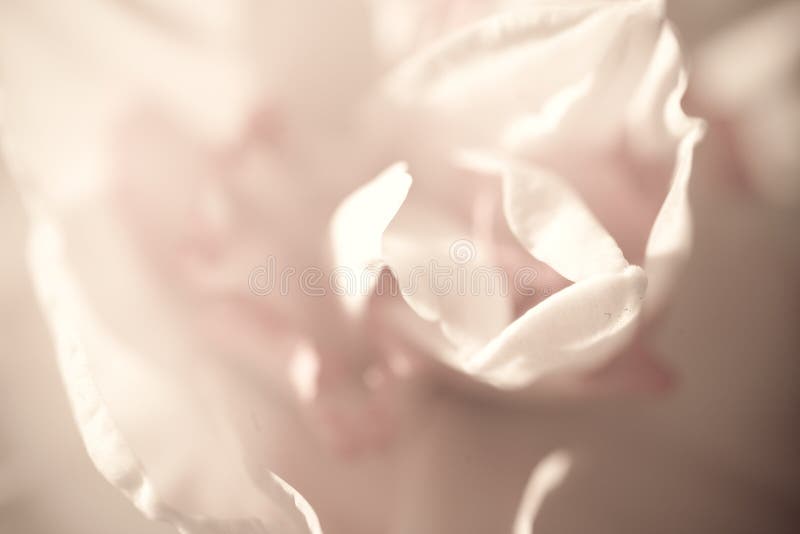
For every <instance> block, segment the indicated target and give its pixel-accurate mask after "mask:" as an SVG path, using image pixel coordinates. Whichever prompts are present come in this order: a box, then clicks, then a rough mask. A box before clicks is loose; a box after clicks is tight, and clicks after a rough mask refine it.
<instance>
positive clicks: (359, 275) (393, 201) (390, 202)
mask: <svg viewBox="0 0 800 534" xmlns="http://www.w3.org/2000/svg"><path fill="white" fill-rule="evenodd" d="M411 182H412V178H411V175H410V174H409V173H408V165H407V164H405V163H396V164H394V165H392V166H391V167H389V168H388V169H386V170H385V171H383V172H382V173H381V174H379V175H378V176H377V177H376V178H375V179H374V180H372V181H371V182H369V183H367V184H365V185H364V186H362V187H361V188H359V189H357V190H356V191H354V192H353V193H351V194H350V195H349V196H348V197H347V198H346V199H345V200H344V201H343V202H342V203H341V204H340V205H339V207H338V208H337V209H336V212H335V213H334V215H333V218H332V219H331V226H330V231H331V246H332V248H333V255H334V262H335V264H336V266H337V267H338V268H341V269H344V272H343V273H342V274H343V277H342V278H343V279H342V280H340V281H339V283H340V284H344V285H346V286H350V287H346V288H345V289H346V290H347V291H345V292H344V295H343V298H344V304H345V306H346V308H347V309H349V310H350V311H352V312H355V313H358V312H360V311H362V310H363V305H364V303H365V302H366V298H367V297H368V296H369V293H370V291H371V290H372V288H373V287H374V285H375V284H376V283H377V281H378V277H377V270H375V269H376V268H379V267H380V266H381V265H382V263H383V256H382V240H383V233H384V232H385V231H386V228H387V227H388V226H389V223H390V222H391V221H392V219H393V218H394V216H395V215H396V214H397V211H398V210H399V209H400V207H401V206H402V205H403V202H405V200H406V196H407V195H408V190H409V188H410V187H411ZM370 268H373V272H370V271H369V270H370ZM353 284H355V287H353Z"/></svg>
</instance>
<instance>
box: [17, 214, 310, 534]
mask: <svg viewBox="0 0 800 534" xmlns="http://www.w3.org/2000/svg"><path fill="white" fill-rule="evenodd" d="M63 247H64V244H63V240H62V239H61V235H60V234H59V232H58V231H57V230H56V228H55V227H54V226H53V225H52V224H50V223H48V222H44V221H43V220H38V221H35V225H34V228H33V232H32V239H31V242H30V251H29V252H30V264H31V270H32V273H33V278H34V285H35V289H36V291H37V293H38V294H39V298H40V299H41V301H42V303H43V307H44V310H45V314H46V319H47V320H48V322H49V323H50V327H51V329H52V331H53V333H54V337H55V341H56V348H57V355H58V360H59V366H60V368H61V372H62V377H63V380H64V383H65V386H66V390H67V394H68V397H69V400H70V403H71V405H72V409H73V412H74V414H75V418H76V421H77V424H78V428H79V431H80V433H81V436H82V438H83V441H84V444H85V446H86V449H87V452H88V454H89V456H90V457H91V459H92V461H93V463H94V464H95V466H96V468H97V469H98V471H100V473H101V474H102V475H103V476H104V477H105V478H106V479H108V481H109V482H111V483H112V484H113V485H115V486H116V487H117V488H119V489H120V490H121V491H122V492H123V493H124V494H125V495H126V496H127V497H128V498H129V499H130V500H131V501H132V502H133V504H134V505H135V506H136V507H137V508H139V510H141V511H142V512H143V513H144V514H145V515H146V516H147V517H149V518H151V519H157V520H163V521H167V522H169V523H171V524H172V525H174V526H175V527H177V529H178V530H179V531H180V532H182V533H186V534H251V533H254V532H257V533H263V534H266V533H268V532H273V531H277V532H286V533H288V534H321V533H322V530H321V528H320V525H319V521H318V519H317V517H316V515H315V514H314V512H313V510H312V509H311V507H310V505H309V504H308V503H307V502H306V501H305V499H303V497H302V496H301V495H300V494H299V493H298V492H297V491H296V490H295V489H294V488H292V487H291V486H289V485H288V484H287V483H286V482H285V481H283V480H282V479H280V478H279V477H277V476H276V475H274V474H273V473H269V474H268V477H267V482H266V483H265V482H264V481H260V484H258V485H256V484H255V483H254V481H253V480H252V479H250V478H249V475H247V474H245V473H246V471H245V470H241V471H240V469H242V466H240V465H237V459H236V458H235V457H230V456H225V457H220V456H215V457H214V458H213V460H214V461H216V462H220V463H221V464H222V465H219V466H211V465H207V464H201V465H200V467H202V468H203V469H202V470H201V471H200V472H197V471H194V470H193V471H190V472H182V473H180V474H178V475H177V476H178V478H179V479H180V480H184V479H185V478H186V477H191V476H199V477H201V479H202V478H203V477H208V478H205V479H204V480H203V483H205V484H206V485H207V487H203V488H197V487H193V486H188V487H183V488H178V491H179V493H180V492H189V493H191V492H198V491H199V492H200V493H203V492H211V493H213V492H215V491H222V492H227V491H228V490H227V489H226V487H227V486H222V487H215V484H216V483H219V482H224V483H227V484H233V486H231V487H235V492H236V497H235V499H236V500H235V502H236V503H238V505H237V506H236V507H235V510H232V511H231V512H228V513H221V514H220V515H219V516H217V517H215V515H214V514H213V513H209V512H208V510H219V506H220V505H221V504H222V503H223V502H224V501H225V500H222V501H220V500H216V501H215V502H214V504H213V505H211V506H210V507H209V508H208V509H207V510H206V509H204V510H203V511H202V512H187V511H185V510H184V509H183V507H182V506H180V505H175V504H174V503H173V502H171V501H170V500H169V499H165V498H164V496H163V495H162V491H161V490H162V489H163V488H161V487H160V484H161V483H163V482H164V480H165V479H164V477H160V478H158V477H153V476H152V473H149V470H148V466H147V463H146V462H145V463H143V462H142V461H141V458H140V456H139V454H138V453H137V451H136V450H135V448H133V447H132V446H131V442H130V440H129V439H127V438H128V436H126V435H124V432H123V431H122V430H121V429H120V427H119V422H120V420H124V419H127V418H128V417H131V416H132V417H134V418H137V421H138V423H139V424H142V423H143V422H144V421H142V420H141V419H140V418H141V417H142V415H143V414H140V413H139V414H136V415H131V414H130V413H127V412H125V413H123V412H119V411H117V412H114V411H113V410H112V409H111V408H110V407H109V404H108V401H107V399H106V398H105V395H107V394H108V393H109V390H108V389H104V388H103V387H102V383H101V380H103V378H100V377H99V376H98V375H100V374H102V375H105V376H104V378H105V379H111V380H112V381H113V380H114V377H113V376H110V375H109V373H111V375H113V374H114V373H115V372H116V373H117V374H118V373H119V372H120V371H119V370H116V371H115V370H114V369H115V367H116V366H117V365H121V366H122V368H123V369H124V372H125V373H127V372H128V371H130V370H134V371H140V370H141V367H137V368H135V369H131V368H129V367H128V364H129V363H130V362H129V361H126V356H128V354H127V353H129V352H130V351H131V349H130V348H129V347H124V346H122V345H120V344H119V342H118V340H115V339H114V338H113V336H112V335H111V334H110V333H109V332H107V331H106V330H104V328H103V325H102V321H100V320H99V319H98V318H97V317H95V316H94V315H93V312H92V310H91V307H90V305H89V304H88V302H86V300H85V298H84V296H83V294H82V292H81V291H80V289H79V287H78V286H77V285H76V281H75V279H74V276H73V274H72V273H71V272H70V270H69V267H68V265H69V262H68V261H67V259H66V257H65V253H64V250H63ZM97 350H101V351H102V350H107V351H108V352H106V353H104V354H102V355H98V354H92V352H93V351H97ZM98 357H99V359H98ZM107 360H112V361H113V363H111V364H110V365H109V364H108V363H106V364H105V365H99V367H101V368H103V369H102V370H101V372H99V373H98V371H97V367H98V363H100V362H103V361H107ZM117 378H121V379H123V380H127V379H134V380H135V379H136V378H137V377H135V376H131V375H126V377H117ZM149 378H150V379H152V380H148V381H147V387H148V389H147V390H146V391H147V394H148V395H155V394H157V393H156V391H158V388H159V384H158V377H157V376H151V377H149ZM116 385H119V383H117V384H116ZM175 385H178V384H175ZM173 393H174V394H175V395H179V393H178V392H177V391H175V392H173ZM112 395H113V394H112ZM141 395H142V392H141V391H140V392H139V396H140V397H141ZM170 398H171V397H170ZM139 400H140V403H141V404H145V405H146V404H148V403H149V400H148V399H145V398H140V399H139ZM218 400H219V399H218ZM127 401H128V405H127V407H126V410H132V411H133V412H136V409H135V408H134V406H132V405H131V404H130V402H131V398H130V397H127ZM134 404H135V403H134ZM194 407H195V408H197V406H196V405H195V406H194ZM162 408H165V409H169V407H167V406H163V407H162ZM209 416H210V414H208V413H206V414H204V417H209ZM156 418H157V417H156V414H151V417H150V420H148V424H152V423H153V420H155V419H156ZM172 423H173V426H174V427H176V428H173V429H169V430H171V431H180V430H178V429H180V428H181V427H182V424H181V423H182V422H181V421H172ZM154 430H155V429H154V428H147V429H146V432H147V434H148V436H149V437H148V439H149V440H150V441H153V440H157V443H156V444H155V446H156V449H157V450H160V451H162V452H163V450H164V448H165V447H166V445H167V444H168V443H169V441H166V442H165V441H164V440H169V439H170V437H169V436H167V435H163V434H160V433H159V432H154ZM218 430H219V429H218V428H214V429H212V432H214V431H218ZM214 434H215V437H216V438H217V439H219V440H221V441H224V440H225V439H226V437H225V436H224V435H220V434H219V433H218V432H214ZM206 437H207V436H206ZM183 438H184V439H190V440H192V442H193V443H194V445H195V446H196V447H197V448H202V447H203V446H204V444H202V443H200V442H198V441H196V440H197V438H198V436H194V435H192V436H183ZM218 452H219V451H218ZM227 452H230V451H229V450H228V451H227ZM185 454H186V455H189V456H192V457H194V454H195V451H194V450H186V451H185ZM155 463H158V462H155ZM225 466H227V467H225ZM151 467H152V466H151ZM159 467H160V468H161V469H167V470H174V469H180V467H181V466H175V465H166V466H165V465H161V466H157V467H156V468H159ZM184 467H185V466H184ZM194 467H195V468H196V467H198V466H194ZM220 467H222V468H223V470H224V471H225V475H224V477H223V479H222V480H220V479H215V478H214V477H215V473H216V474H219V468H220ZM167 478H169V476H168V477H167ZM184 481H185V480H184ZM173 490H174V488H173ZM167 493H169V492H167ZM172 496H173V497H176V495H175V494H174V493H172ZM178 499H179V500H180V497H178Z"/></svg>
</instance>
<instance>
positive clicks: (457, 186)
mask: <svg viewBox="0 0 800 534" xmlns="http://www.w3.org/2000/svg"><path fill="white" fill-rule="evenodd" d="M209 6H211V7H208V8H206V9H208V11H204V10H195V9H194V8H192V9H188V8H184V7H172V8H162V7H156V6H153V5H151V4H150V3H146V2H145V3H141V4H136V5H135V7H134V5H124V4H113V5H106V4H97V5H90V4H87V5H86V6H84V7H70V8H69V10H70V11H67V12H64V11H62V10H65V9H67V8H65V7H61V6H56V5H52V6H51V5H50V4H49V3H48V2H31V3H30V4H26V6H25V7H24V8H23V7H21V6H17V7H16V8H7V9H6V10H7V11H8V16H7V17H4V21H3V22H2V25H3V27H2V33H3V39H4V42H3V43H2V44H3V46H2V50H3V52H2V53H0V59H1V60H2V69H3V70H2V76H3V77H2V84H3V86H2V87H3V91H4V102H5V104H4V109H3V111H4V123H5V125H6V127H7V130H8V136H7V138H6V139H4V142H5V149H6V150H7V152H8V154H9V160H10V162H11V163H12V165H14V166H15V168H16V174H17V176H18V177H19V178H20V182H21V183H22V186H23V188H24V189H25V190H26V192H27V198H28V201H29V204H30V211H31V214H32V220H33V230H32V246H31V251H32V261H31V265H32V269H33V272H34V279H35V282H36V286H37V290H38V291H39V293H40V296H41V299H42V302H43V305H44V308H45V310H46V312H47V316H48V319H49V321H50V324H51V327H52V329H53V331H54V333H55V336H56V343H57V345H58V351H59V360H60V365H61V368H62V373H63V376H64V379H65V384H66V387H67V390H68V393H69V395H70V398H71V402H72V405H73V410H74V412H75V415H76V419H77V421H78V424H79V426H80V428H81V432H82V435H83V438H84V441H85V443H86V446H87V449H88V451H89V454H90V455H91V457H92V459H93V460H94V462H95V464H96V465H97V467H98V469H99V470H100V471H101V472H102V473H103V475H104V476H105V477H106V478H107V479H109V480H110V481H111V482H112V483H113V484H115V485H116V486H118V487H119V488H120V489H121V490H122V491H123V492H125V493H126V494H127V495H128V496H129V497H130V498H131V500H132V501H133V502H134V503H135V504H136V506H137V507H138V508H139V509H141V510H142V511H143V512H144V513H145V514H147V515H148V516H149V517H153V518H159V519H164V520H167V521H170V522H172V523H173V524H175V525H176V526H177V527H178V528H179V529H180V530H181V531H185V532H192V533H194V532H237V533H238V532H268V531H278V532H287V533H289V532H298V533H300V532H303V533H305V532H320V524H319V521H318V519H317V516H316V514H315V512H314V511H313V510H312V507H311V505H310V504H309V502H307V501H306V500H305V498H304V497H303V496H301V494H300V492H302V494H303V495H304V496H306V497H308V498H309V499H310V500H311V502H312V503H313V504H314V507H315V508H316V509H317V511H319V512H320V514H321V516H322V518H323V522H325V521H326V517H327V518H329V522H328V523H327V524H328V525H330V524H334V525H336V524H337V517H336V516H337V515H338V516H341V515H342V512H341V509H343V506H344V503H343V502H342V500H341V499H343V497H342V496H338V495H335V494H333V492H332V491H329V490H327V491H326V488H327V485H329V484H333V483H335V482H336V481H338V480H340V479H344V480H348V479H349V480H352V479H353V478H354V477H355V478H358V477H359V476H365V477H366V479H367V480H374V479H375V477H380V476H382V475H381V473H383V471H382V470H381V467H373V468H371V470H369V469H367V468H364V469H367V475H359V473H360V471H359V469H358V468H356V467H348V465H349V464H346V462H345V461H344V460H343V459H342V455H344V456H345V457H349V458H352V457H353V456H354V455H358V454H359V453H362V454H363V452H364V451H366V450H372V449H375V448H381V447H386V446H388V445H390V444H391V443H392V441H393V436H395V435H397V434H402V433H404V432H405V433H409V432H413V431H414V428H415V427H414V423H415V422H414V421H413V417H411V416H409V412H408V409H409V406H412V405H413V404H414V403H415V402H423V403H424V401H425V396H424V394H421V393H420V392H421V391H424V390H425V387H426V384H427V383H428V382H429V381H431V380H438V379H439V378H440V377H444V379H445V380H451V381H454V382H457V383H462V384H468V385H469V387H475V388H476V389H478V390H481V391H491V392H493V393H498V392H499V393H500V394H505V393H509V392H522V393H523V394H525V393H527V392H538V391H544V390H548V391H552V392H565V391H572V392H575V391H579V392H580V391H582V390H583V389H585V388H587V387H588V386H589V385H591V384H592V383H593V382H592V381H593V377H595V378H596V377H597V374H598V373H600V375H601V383H602V374H603V372H604V371H607V370H609V369H610V370H611V371H612V372H611V374H612V375H613V371H614V369H615V368H616V367H619V365H620V362H624V363H625V365H624V366H623V367H631V366H632V367H634V368H636V366H637V365H638V366H640V367H642V366H643V364H642V362H646V361H647V359H646V358H645V357H644V356H643V354H644V352H645V351H644V349H643V344H642V343H641V342H640V341H639V340H638V338H639V332H640V330H641V327H642V325H643V324H645V322H646V321H649V320H651V319H652V317H653V316H654V314H655V313H656V312H657V311H658V310H659V309H660V308H661V307H662V306H663V303H664V302H665V300H666V296H667V294H668V292H669V289H670V287H671V285H672V283H673V282H674V278H675V276H676V273H677V272H678V268H679V266H680V263H681V261H682V260H683V258H684V257H685V255H686V253H687V251H688V242H689V234H690V223H689V212H688V206H687V184H688V179H689V175H690V169H691V157H692V149H693V146H694V144H695V143H696V142H697V140H698V139H699V137H700V135H701V130H702V128H701V125H700V123H699V122H698V121H695V120H692V119H689V118H687V117H686V116H685V115H684V113H683V112H682V110H681V107H680V98H681V96H682V93H683V90H684V87H685V84H686V75H685V73H684V71H683V69H682V66H681V62H680V54H679V50H678V46H677V42H676V39H675V37H674V35H673V32H672V31H671V29H670V27H669V25H668V24H666V23H665V21H664V14H663V11H664V8H663V5H662V2H659V1H650V0H648V1H626V2H615V3H590V4H572V3H566V2H548V3H541V4H534V5H530V6H527V7H526V6H522V7H516V8H514V9H511V8H509V9H508V10H500V11H498V12H497V13H496V14H494V15H491V16H488V17H486V18H478V19H475V20H473V17H472V16H471V15H470V16H468V17H465V18H466V20H464V21H462V22H459V23H458V24H454V25H453V26H457V27H459V28H460V29H453V31H450V30H449V26H448V25H443V26H442V30H441V31H443V32H444V33H445V35H437V36H436V38H432V39H423V40H422V42H420V43H412V42H411V41H408V42H409V43H411V44H410V45H408V46H404V47H400V50H401V51H400V52H399V53H398V52H397V51H396V50H397V49H395V52H394V53H387V52H386V50H385V49H383V48H381V47H380V46H377V45H375V41H377V42H380V39H374V38H373V35H372V32H371V22H370V21H371V20H372V19H371V17H370V15H371V13H372V14H374V13H376V11H372V12H370V11H368V10H367V9H366V8H365V6H364V5H362V4H361V3H357V2H347V1H344V0H337V1H332V2H326V3H324V4H321V3H316V2H311V1H310V0H303V1H294V2H277V3H271V4H259V5H255V4H250V3H245V2H242V3H234V4H232V5H225V6H223V5H222V4H216V3H211V4H209ZM371 6H372V5H371ZM372 7H373V8H374V6H372ZM374 9H378V8H374ZM89 29H91V30H92V31H89ZM445 30H446V31H445ZM94 31H97V32H100V35H99V37H100V38H102V42H103V46H102V47H100V46H97V43H98V42H100V41H98V36H96V35H92V32H94ZM412 41H413V40H412ZM55 51H57V53H54V52H55ZM406 55H407V57H406ZM54 92H57V93H58V96H59V98H57V99H56V98H54V97H53V96H54ZM265 251H267V253H268V254H269V255H270V258H274V259H276V260H278V261H280V265H281V271H280V274H281V277H282V278H281V282H282V281H283V275H286V274H287V273H292V274H297V272H299V271H302V272H300V273H299V275H298V278H295V279H294V280H295V281H297V282H298V283H299V284H300V286H299V287H296V288H295V287H293V286H292V287H290V290H288V291H277V292H276V291H262V290H265V289H266V288H267V287H269V280H266V281H265V280H264V279H263V275H266V274H268V273H269V272H272V269H273V268H272V267H271V266H270V264H269V263H267V264H265V265H263V269H262V268H261V267H262V265H261V264H262V262H263V260H264V258H263V256H264V255H265ZM486 267H496V268H497V269H496V270H495V271H493V272H498V273H502V274H503V275H505V276H507V277H510V278H512V279H513V280H514V281H515V286H514V289H515V291H512V292H511V293H510V294H509V293H508V292H503V291H495V290H492V289H491V287H490V286H489V285H488V284H483V285H476V286H470V289H469V290H468V291H467V290H463V291H462V290H460V289H459V288H458V287H457V286H454V285H445V286H444V287H445V290H444V291H441V287H439V286H437V284H435V283H433V282H431V280H432V279H433V278H432V273H434V271H437V272H438V271H440V270H441V269H444V270H445V272H446V273H450V274H451V275H453V277H454V278H452V279H450V280H446V282H448V281H449V282H451V283H454V284H457V283H458V281H459V280H461V278H460V277H462V276H463V277H466V278H465V279H468V280H470V281H473V280H476V279H480V278H479V277H480V276H481V275H482V273H484V272H485V271H484V268H486ZM334 271H336V272H338V274H342V273H356V274H358V275H359V278H358V282H359V283H358V285H357V287H355V288H353V289H356V290H354V291H344V292H341V291H334V290H333V287H331V288H326V287H321V286H320V285H319V284H318V282H319V281H320V279H321V278H322V277H323V276H324V275H325V274H326V273H328V272H334ZM363 273H375V275H376V276H373V277H367V278H361V276H360V275H361V274H363ZM519 273H527V274H528V275H530V276H528V277H527V279H525V280H522V282H531V281H533V289H536V291H530V289H531V287H528V286H527V285H525V284H523V286H524V287H520V286H518V285H516V282H519V281H520V280H518V278H517V275H518V274H519ZM420 277H421V278H420ZM523 278H525V277H523ZM345 279H346V277H345ZM420 279H422V280H425V282H424V283H419V284H416V285H415V284H412V283H411V282H412V281H414V280H417V281H419V280H420ZM507 279H508V278H507ZM329 280H331V281H333V282H335V281H336V280H335V279H334V278H329ZM362 281H363V283H362ZM290 282H291V280H290ZM384 284H385V287H386V288H388V289H393V290H392V291H388V294H386V293H384V292H382V291H379V288H381V287H384V286H383V285H384ZM332 285H333V284H332ZM537 286H538V287H537ZM543 286H544V287H543ZM546 289H549V290H550V291H549V293H552V294H548V291H546ZM320 290H322V291H320ZM645 367H646V366H645ZM612 382H613V381H612ZM299 421H302V423H299ZM328 444H330V445H332V446H333V447H332V448H333V450H335V451H336V453H339V454H336V453H333V454H332V453H331V448H329V447H328V446H327V445H328ZM312 462H316V463H313V464H312ZM308 465H313V466H314V467H313V468H309V467H308ZM276 472H278V473H281V475H282V476H283V477H284V478H285V479H286V480H289V481H290V482H291V483H292V484H293V485H295V486H297V487H298V489H299V490H300V492H298V491H297V490H295V489H294V488H293V487H292V486H290V485H289V484H287V482H285V481H284V478H281V477H279V476H278V475H276V474H275V473H276ZM359 492H360V493H359ZM370 493H371V488H370V485H369V484H364V483H363V482H362V483H361V484H360V489H356V490H354V493H353V495H351V496H349V498H350V499H352V500H353V501H355V502H366V501H368V500H369V497H370ZM321 494H324V495H325V498H326V499H328V501H327V502H326V501H325V499H320V498H318V497H319V495H321ZM537 498H538V497H537ZM321 501H322V502H321ZM384 505H386V503H384ZM365 508H366V507H361V508H360V509H359V510H358V512H357V513H358V514H362V515H363V517H359V518H358V519H351V520H350V523H347V522H346V521H345V523H344V524H348V525H349V526H347V527H340V530H345V531H350V532H352V531H353V530H354V528H352V524H353V523H358V524H360V527H358V528H361V529H363V530H365V531H376V530H380V529H383V528H385V525H382V524H381V521H382V520H383V519H382V518H383V515H382V514H381V509H380V508H375V509H365ZM355 513H356V512H353V514H355ZM353 514H350V515H353ZM326 528H327V527H326ZM333 530H336V527H335V526H334V527H333ZM329 532H330V531H329Z"/></svg>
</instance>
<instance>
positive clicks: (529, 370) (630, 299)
mask: <svg viewBox="0 0 800 534" xmlns="http://www.w3.org/2000/svg"><path fill="white" fill-rule="evenodd" d="M646 287H647V277H646V275H645V273H644V271H643V270H642V269H641V268H639V267H636V266H629V267H627V268H626V269H625V270H624V271H622V272H618V273H609V274H600V275H597V276H594V277H591V278H588V279H586V280H582V281H580V282H578V283H576V284H573V285H572V286H570V287H567V288H565V289H562V290H561V291H559V292H558V293H556V294H555V295H553V296H551V297H549V298H548V299H546V300H545V301H543V302H541V303H539V304H537V305H536V306H534V307H533V308H531V309H530V310H528V312H526V313H525V314H524V315H523V316H522V317H520V318H519V319H517V320H516V321H514V322H513V323H511V324H510V325H509V326H508V327H507V328H506V329H505V330H504V331H503V332H502V333H501V334H500V335H499V336H497V337H496V338H495V339H493V340H492V341H491V342H489V344H487V345H486V347H484V348H483V349H482V350H480V351H478V352H477V353H475V354H472V355H469V356H466V357H465V360H464V363H463V370H464V371H465V372H466V373H468V374H470V375H471V376H474V377H475V378H477V379H479V380H482V381H485V382H488V383H490V384H493V385H495V386H497V387H499V388H503V389H509V388H521V387H525V386H527V385H529V384H531V383H533V382H535V381H536V380H538V379H540V378H541V377H543V376H545V375H548V374H552V373H562V372H570V371H583V370H587V369H590V368H593V367H597V366H599V365H601V364H603V363H604V362H606V361H607V360H608V359H609V358H610V357H612V356H615V355H616V354H617V353H618V351H620V350H621V349H622V348H624V346H625V345H626V344H627V343H629V342H630V341H631V340H632V339H633V337H634V335H635V330H636V327H637V325H638V319H639V316H640V312H641V309H642V306H643V301H644V295H645V290H646Z"/></svg>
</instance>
